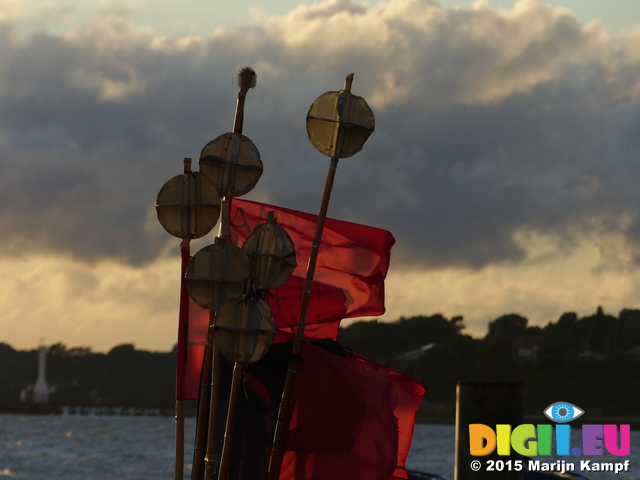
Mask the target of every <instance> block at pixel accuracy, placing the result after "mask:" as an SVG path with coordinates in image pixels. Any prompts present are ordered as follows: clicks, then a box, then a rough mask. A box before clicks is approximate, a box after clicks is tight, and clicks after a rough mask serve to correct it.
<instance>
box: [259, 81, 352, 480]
mask: <svg viewBox="0 0 640 480" xmlns="http://www.w3.org/2000/svg"><path fill="white" fill-rule="evenodd" d="M352 83H353V73H352V74H350V75H348V76H347V78H346V80H345V84H344V90H345V91H347V92H350V91H351V85H352ZM338 160H339V159H338V157H337V156H335V155H334V156H332V157H331V164H330V165H329V172H328V173H327V180H326V183H325V186H324V194H323V195H322V204H321V205H320V213H319V215H318V224H317V225H316V232H315V235H314V237H313V243H312V245H311V253H310V255H309V263H308V266H307V276H306V279H305V283H304V289H303V291H302V299H301V301H300V313H299V315H298V324H297V327H296V334H295V337H294V340H293V347H292V349H291V354H292V355H293V356H294V358H295V357H296V356H298V355H300V351H301V350H302V339H303V338H304V330H305V327H306V324H307V311H308V309H309V299H310V297H311V288H312V286H313V277H314V275H315V270H316V263H317V261H318V252H319V250H320V242H321V241H322V232H323V230H324V223H325V220H326V218H327V211H328V209H329V200H330V199H331V191H332V190H333V183H334V179H335V176H336V170H337V168H338ZM297 371H298V363H297V362H296V361H292V362H291V363H289V368H288V370H287V376H286V379H285V384H284V389H283V391H282V398H281V400H280V407H279V408H278V416H277V420H276V428H275V433H274V436H273V447H272V450H271V459H270V462H269V480H277V479H278V478H279V477H280V470H281V468H282V459H283V452H282V449H283V447H284V433H285V427H286V426H287V424H288V420H289V418H288V409H289V400H290V398H291V392H292V390H293V382H294V380H295V376H296V373H297Z"/></svg>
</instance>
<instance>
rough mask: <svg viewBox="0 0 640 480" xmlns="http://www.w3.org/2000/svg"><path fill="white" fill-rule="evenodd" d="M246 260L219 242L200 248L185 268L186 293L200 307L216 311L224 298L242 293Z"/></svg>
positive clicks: (234, 247)
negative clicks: (187, 292)
mask: <svg viewBox="0 0 640 480" xmlns="http://www.w3.org/2000/svg"><path fill="white" fill-rule="evenodd" d="M248 273H249V258H248V257H247V255H246V253H244V252H243V251H242V249H240V248H239V247H236V246H235V245H233V244H231V243H220V244H215V245H209V246H206V247H204V248H203V249H202V250H200V251H199V252H198V253H196V254H195V255H194V257H193V258H192V259H191V262H189V266H188V267H187V275H186V277H185V278H186V281H187V290H188V291H189V295H190V296H191V298H193V300H194V301H195V302H196V303H197V304H198V305H200V306H201V307H202V308H209V309H211V310H219V309H220V307H221V306H222V304H223V303H224V302H225V300H226V299H227V298H231V297H234V296H237V295H240V294H242V293H243V292H244V284H245V280H246V278H247V275H248Z"/></svg>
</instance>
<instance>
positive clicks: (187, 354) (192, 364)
mask: <svg viewBox="0 0 640 480" xmlns="http://www.w3.org/2000/svg"><path fill="white" fill-rule="evenodd" d="M181 252H182V284H181V285H180V314H179V315H180V318H179V321H178V348H177V358H176V399H177V400H197V399H198V394H199V392H200V372H201V370H202V359H203V357H204V346H205V343H206V336H207V329H208V328H209V310H205V309H204V308H202V307H200V306H198V304H197V303H196V302H194V301H193V300H192V299H191V297H189V293H188V291H187V285H186V282H185V280H184V276H185V274H186V272H187V266H188V265H189V262H190V261H191V256H190V255H189V251H188V250H185V249H182V250H181Z"/></svg>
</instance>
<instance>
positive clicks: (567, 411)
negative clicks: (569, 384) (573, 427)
mask: <svg viewBox="0 0 640 480" xmlns="http://www.w3.org/2000/svg"><path fill="white" fill-rule="evenodd" d="M543 413H544V414H545V415H546V416H547V418H548V419H549V420H553V421H554V422H557V423H568V422H570V421H571V420H575V419H576V418H578V417H579V416H581V415H582V414H583V413H584V410H582V409H581V408H579V407H577V406H575V405H574V404H573V403H569V402H556V403H552V404H551V405H549V406H548V407H547V408H545V409H544V412H543Z"/></svg>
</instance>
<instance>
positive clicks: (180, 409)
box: [174, 158, 192, 480]
mask: <svg viewBox="0 0 640 480" xmlns="http://www.w3.org/2000/svg"><path fill="white" fill-rule="evenodd" d="M183 165H184V169H183V175H184V184H183V185H184V188H183V190H182V195H183V199H182V200H183V202H182V204H183V205H184V206H186V207H183V208H186V209H187V212H184V211H183V214H182V222H183V226H182V227H183V231H184V232H188V234H187V235H186V236H185V237H183V238H182V242H181V243H180V257H181V265H180V271H181V276H180V312H179V319H178V328H179V329H180V331H178V341H180V340H182V341H183V344H182V345H178V348H177V349H176V355H177V357H178V358H177V359H176V361H177V362H180V361H185V359H186V355H187V346H188V341H189V340H188V323H189V293H188V292H187V286H186V284H185V279H184V277H185V275H186V273H187V267H188V266H189V259H190V258H191V233H190V232H191V228H190V226H191V214H192V212H191V208H190V207H189V205H190V199H191V192H190V191H189V188H188V186H189V175H190V174H191V172H192V170H191V159H190V158H185V159H184V160H183ZM181 335H182V336H181ZM180 354H182V356H183V358H182V359H181V358H180ZM177 375H178V369H177V368H176V376H177ZM176 380H177V378H176ZM178 396H179V395H178V385H177V384H176V404H175V410H174V413H175V414H174V420H175V437H176V460H175V471H174V479H175V480H182V479H183V477H184V400H183V399H182V398H178Z"/></svg>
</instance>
